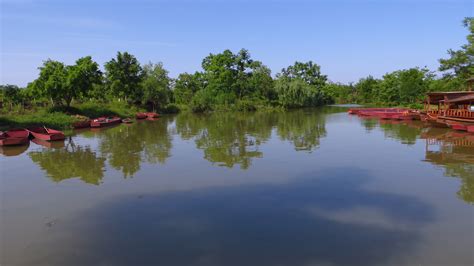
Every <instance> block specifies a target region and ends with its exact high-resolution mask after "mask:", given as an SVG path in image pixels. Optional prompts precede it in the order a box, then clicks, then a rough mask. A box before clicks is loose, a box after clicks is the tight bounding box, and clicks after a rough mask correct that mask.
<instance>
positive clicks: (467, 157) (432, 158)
mask: <svg viewBox="0 0 474 266" xmlns="http://www.w3.org/2000/svg"><path fill="white" fill-rule="evenodd" d="M421 137H422V138H424V139H425V140H426V157H425V161H426V162H430V163H432V164H434V165H438V166H441V167H443V168H444V169H445V172H444V174H445V175H446V176H449V177H457V178H460V180H461V182H462V184H461V188H460V189H459V191H458V192H457V194H458V196H459V197H460V198H461V199H463V200H464V201H466V202H468V203H471V204H474V135H472V134H468V133H461V132H456V131H451V130H446V129H436V128H432V129H429V130H426V131H425V132H423V134H422V136H421Z"/></svg>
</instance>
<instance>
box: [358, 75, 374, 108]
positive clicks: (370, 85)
mask: <svg viewBox="0 0 474 266" xmlns="http://www.w3.org/2000/svg"><path fill="white" fill-rule="evenodd" d="M379 87H380V81H379V80H376V79H374V78H373V77H372V76H368V77H367V78H362V79H360V80H359V82H357V84H356V85H355V91H356V93H357V101H358V102H359V103H370V102H373V101H374V98H376V97H377V96H378V95H377V94H376V92H377V90H378V88H379Z"/></svg>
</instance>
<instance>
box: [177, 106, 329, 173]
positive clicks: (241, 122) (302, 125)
mask: <svg viewBox="0 0 474 266" xmlns="http://www.w3.org/2000/svg"><path fill="white" fill-rule="evenodd" d="M324 123H325V122H324V116H323V114H322V113H321V112H317V111H315V110H313V111H312V112H308V111H305V110H296V111H287V112H281V113H280V112H269V113H260V112H257V113H213V114H210V115H193V114H182V115H180V116H178V117H177V119H176V130H177V133H178V134H179V135H180V136H181V138H183V139H195V143H196V147H197V148H198V149H201V150H203V151H204V158H205V159H206V160H208V161H210V162H212V163H216V164H217V165H220V166H225V167H234V166H235V165H240V167H241V168H242V169H248V168H249V167H250V166H251V163H252V159H254V158H261V157H263V153H262V152H261V151H260V146H261V144H262V143H264V142H266V141H268V140H269V139H270V138H271V136H272V130H273V129H274V128H275V129H276V132H277V135H278V136H279V137H280V138H281V139H282V140H287V141H289V142H291V143H293V145H294V146H295V149H296V150H306V151H312V150H314V149H316V148H317V147H318V146H319V139H320V138H321V137H324V136H325V134H326V130H325V127H324Z"/></svg>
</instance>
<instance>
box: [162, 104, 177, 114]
mask: <svg viewBox="0 0 474 266" xmlns="http://www.w3.org/2000/svg"><path fill="white" fill-rule="evenodd" d="M179 111H180V108H179V106H178V105H176V104H174V103H170V104H168V105H166V106H165V108H163V109H162V110H161V112H162V113H165V114H176V113H179Z"/></svg>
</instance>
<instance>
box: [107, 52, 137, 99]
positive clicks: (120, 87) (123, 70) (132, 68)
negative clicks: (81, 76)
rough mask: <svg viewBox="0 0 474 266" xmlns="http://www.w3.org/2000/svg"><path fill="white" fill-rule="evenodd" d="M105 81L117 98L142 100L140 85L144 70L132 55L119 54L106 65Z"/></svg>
mask: <svg viewBox="0 0 474 266" xmlns="http://www.w3.org/2000/svg"><path fill="white" fill-rule="evenodd" d="M105 70H106V71H105V79H106V83H107V85H108V87H109V89H110V90H111V93H112V95H114V96H115V97H118V98H121V99H124V100H132V101H137V100H139V99H141V98H142V91H141V89H140V84H141V82H142V80H143V70H142V67H141V66H140V64H139V62H138V60H137V59H136V58H135V57H134V56H133V55H131V54H129V53H127V52H124V53H121V52H118V53H117V57H116V58H112V59H111V60H110V61H109V62H107V63H105Z"/></svg>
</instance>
